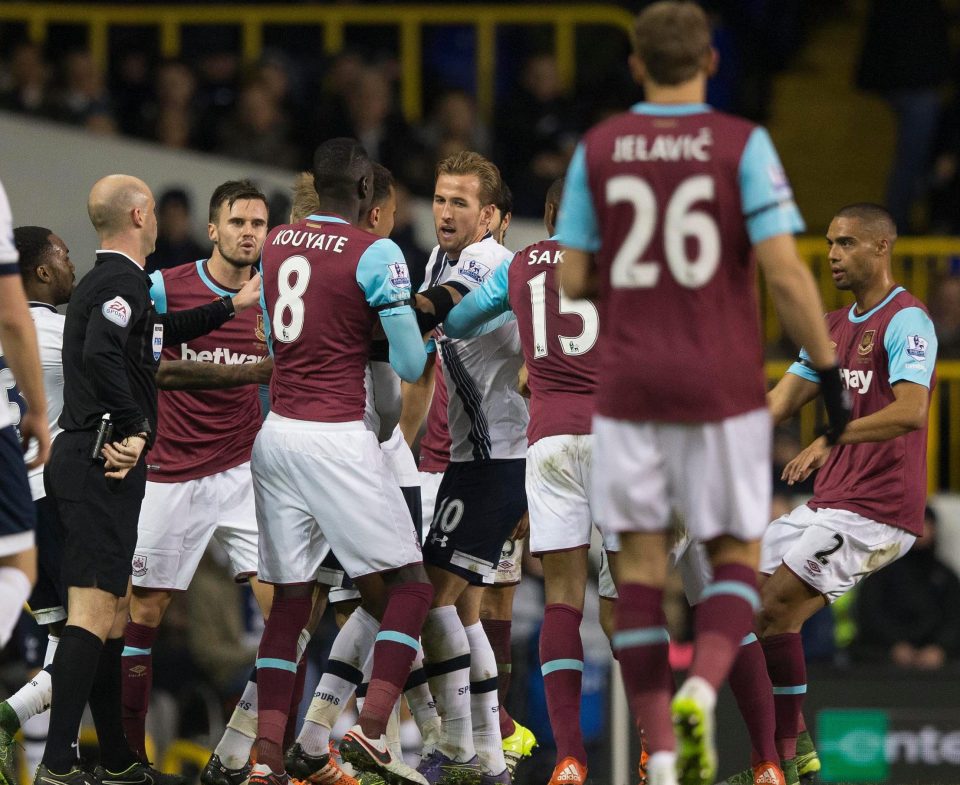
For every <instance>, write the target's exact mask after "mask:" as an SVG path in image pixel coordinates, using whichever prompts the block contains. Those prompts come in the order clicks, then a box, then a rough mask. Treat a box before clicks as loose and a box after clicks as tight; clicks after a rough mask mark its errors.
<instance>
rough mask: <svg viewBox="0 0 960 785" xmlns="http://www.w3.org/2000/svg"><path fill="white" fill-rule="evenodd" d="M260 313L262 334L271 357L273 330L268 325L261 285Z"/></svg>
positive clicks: (265, 300)
mask: <svg viewBox="0 0 960 785" xmlns="http://www.w3.org/2000/svg"><path fill="white" fill-rule="evenodd" d="M260 312H261V313H262V314H263V334H264V336H265V338H266V342H267V351H268V352H270V356H271V357H273V329H272V326H271V323H270V322H271V320H270V314H269V313H267V297H266V295H265V294H264V291H263V286H262V285H261V286H260Z"/></svg>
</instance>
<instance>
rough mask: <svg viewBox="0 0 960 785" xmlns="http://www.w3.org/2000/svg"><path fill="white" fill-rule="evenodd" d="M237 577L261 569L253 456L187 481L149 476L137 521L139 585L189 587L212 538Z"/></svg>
mask: <svg viewBox="0 0 960 785" xmlns="http://www.w3.org/2000/svg"><path fill="white" fill-rule="evenodd" d="M211 537H216V539H217V542H219V543H220V544H221V545H222V546H223V549H224V550H225V551H226V552H227V556H229V558H230V566H231V568H232V569H233V574H234V577H235V578H236V579H238V580H239V579H242V578H246V577H249V576H250V575H256V573H257V539H258V537H257V516H256V512H255V511H254V503H253V479H252V478H251V476H250V462H249V461H247V462H246V463H242V464H240V465H239V466H234V467H233V468H232V469H227V470H226V471H222V472H219V473H217V474H211V475H210V476H209V477H198V478H197V479H196V480H187V481H186V482H148V483H147V488H146V492H145V493H144V497H143V504H142V506H141V507H140V520H139V522H138V524H137V547H136V549H135V550H134V552H133V561H132V566H131V571H132V574H133V585H134V586H141V587H143V588H147V589H174V590H176V591H184V590H185V589H187V587H189V586H190V581H191V580H193V574H194V573H195V572H196V571H197V565H198V564H199V563H200V558H201V557H202V556H203V553H204V551H206V549H207V545H208V544H209V543H210V538H211Z"/></svg>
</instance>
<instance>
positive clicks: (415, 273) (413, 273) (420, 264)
mask: <svg viewBox="0 0 960 785" xmlns="http://www.w3.org/2000/svg"><path fill="white" fill-rule="evenodd" d="M410 199H411V197H410V191H409V190H407V188H406V186H404V185H403V184H402V183H399V182H398V183H397V212H396V216H395V219H394V224H393V231H392V232H391V233H390V239H391V240H393V241H394V242H395V243H396V244H397V245H399V246H400V250H401V251H403V258H404V259H406V260H407V267H408V268H409V270H410V285H411V287H412V288H413V291H417V289H419V288H420V284H422V283H423V277H424V274H425V273H426V269H427V262H428V261H429V257H430V249H429V248H424V247H423V246H422V245H421V244H420V241H419V240H418V239H417V232H416V226H415V225H414V222H413V219H414V216H413V210H412V209H411V208H410Z"/></svg>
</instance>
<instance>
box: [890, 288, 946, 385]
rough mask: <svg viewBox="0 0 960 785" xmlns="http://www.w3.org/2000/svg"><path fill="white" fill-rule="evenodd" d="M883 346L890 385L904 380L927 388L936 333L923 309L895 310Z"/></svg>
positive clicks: (933, 355) (933, 358) (935, 359)
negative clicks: (885, 351) (885, 352)
mask: <svg viewBox="0 0 960 785" xmlns="http://www.w3.org/2000/svg"><path fill="white" fill-rule="evenodd" d="M883 348H884V349H886V350H887V362H888V368H889V372H890V384H895V383H896V382H904V381H906V382H914V383H915V384H921V385H923V386H924V387H927V388H929V387H930V379H931V377H932V376H933V370H934V366H935V365H936V362H937V333H936V331H935V330H934V327H933V322H932V321H931V320H930V317H929V316H927V314H926V313H924V312H923V310H922V309H920V308H916V307H914V308H904V309H903V310H902V311H898V312H897V313H896V314H895V315H894V317H893V318H892V319H891V320H890V324H888V325H887V330H886V332H885V333H884V336H883Z"/></svg>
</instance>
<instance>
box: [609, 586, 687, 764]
mask: <svg viewBox="0 0 960 785" xmlns="http://www.w3.org/2000/svg"><path fill="white" fill-rule="evenodd" d="M619 589H620V599H619V600H617V609H616V622H615V625H614V629H615V632H614V633H613V642H612V645H613V647H614V648H615V649H616V650H617V655H618V657H617V659H619V661H620V668H621V669H622V671H623V681H624V686H625V687H626V691H627V698H628V700H629V701H630V707H631V709H632V710H633V716H634V717H635V718H636V721H637V730H638V731H641V730H642V731H643V732H644V733H645V734H646V739H647V748H648V750H649V752H650V754H651V755H652V754H653V753H655V752H668V751H672V750H673V749H675V747H676V741H675V739H674V735H673V725H672V724H671V721H670V698H671V696H672V695H673V674H672V673H671V672H670V661H669V657H668V649H669V645H670V636H669V634H668V633H667V617H666V615H665V614H664V612H663V589H657V588H654V587H652V586H645V585H644V584H641V583H625V584H623V585H622V586H620V587H619Z"/></svg>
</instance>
